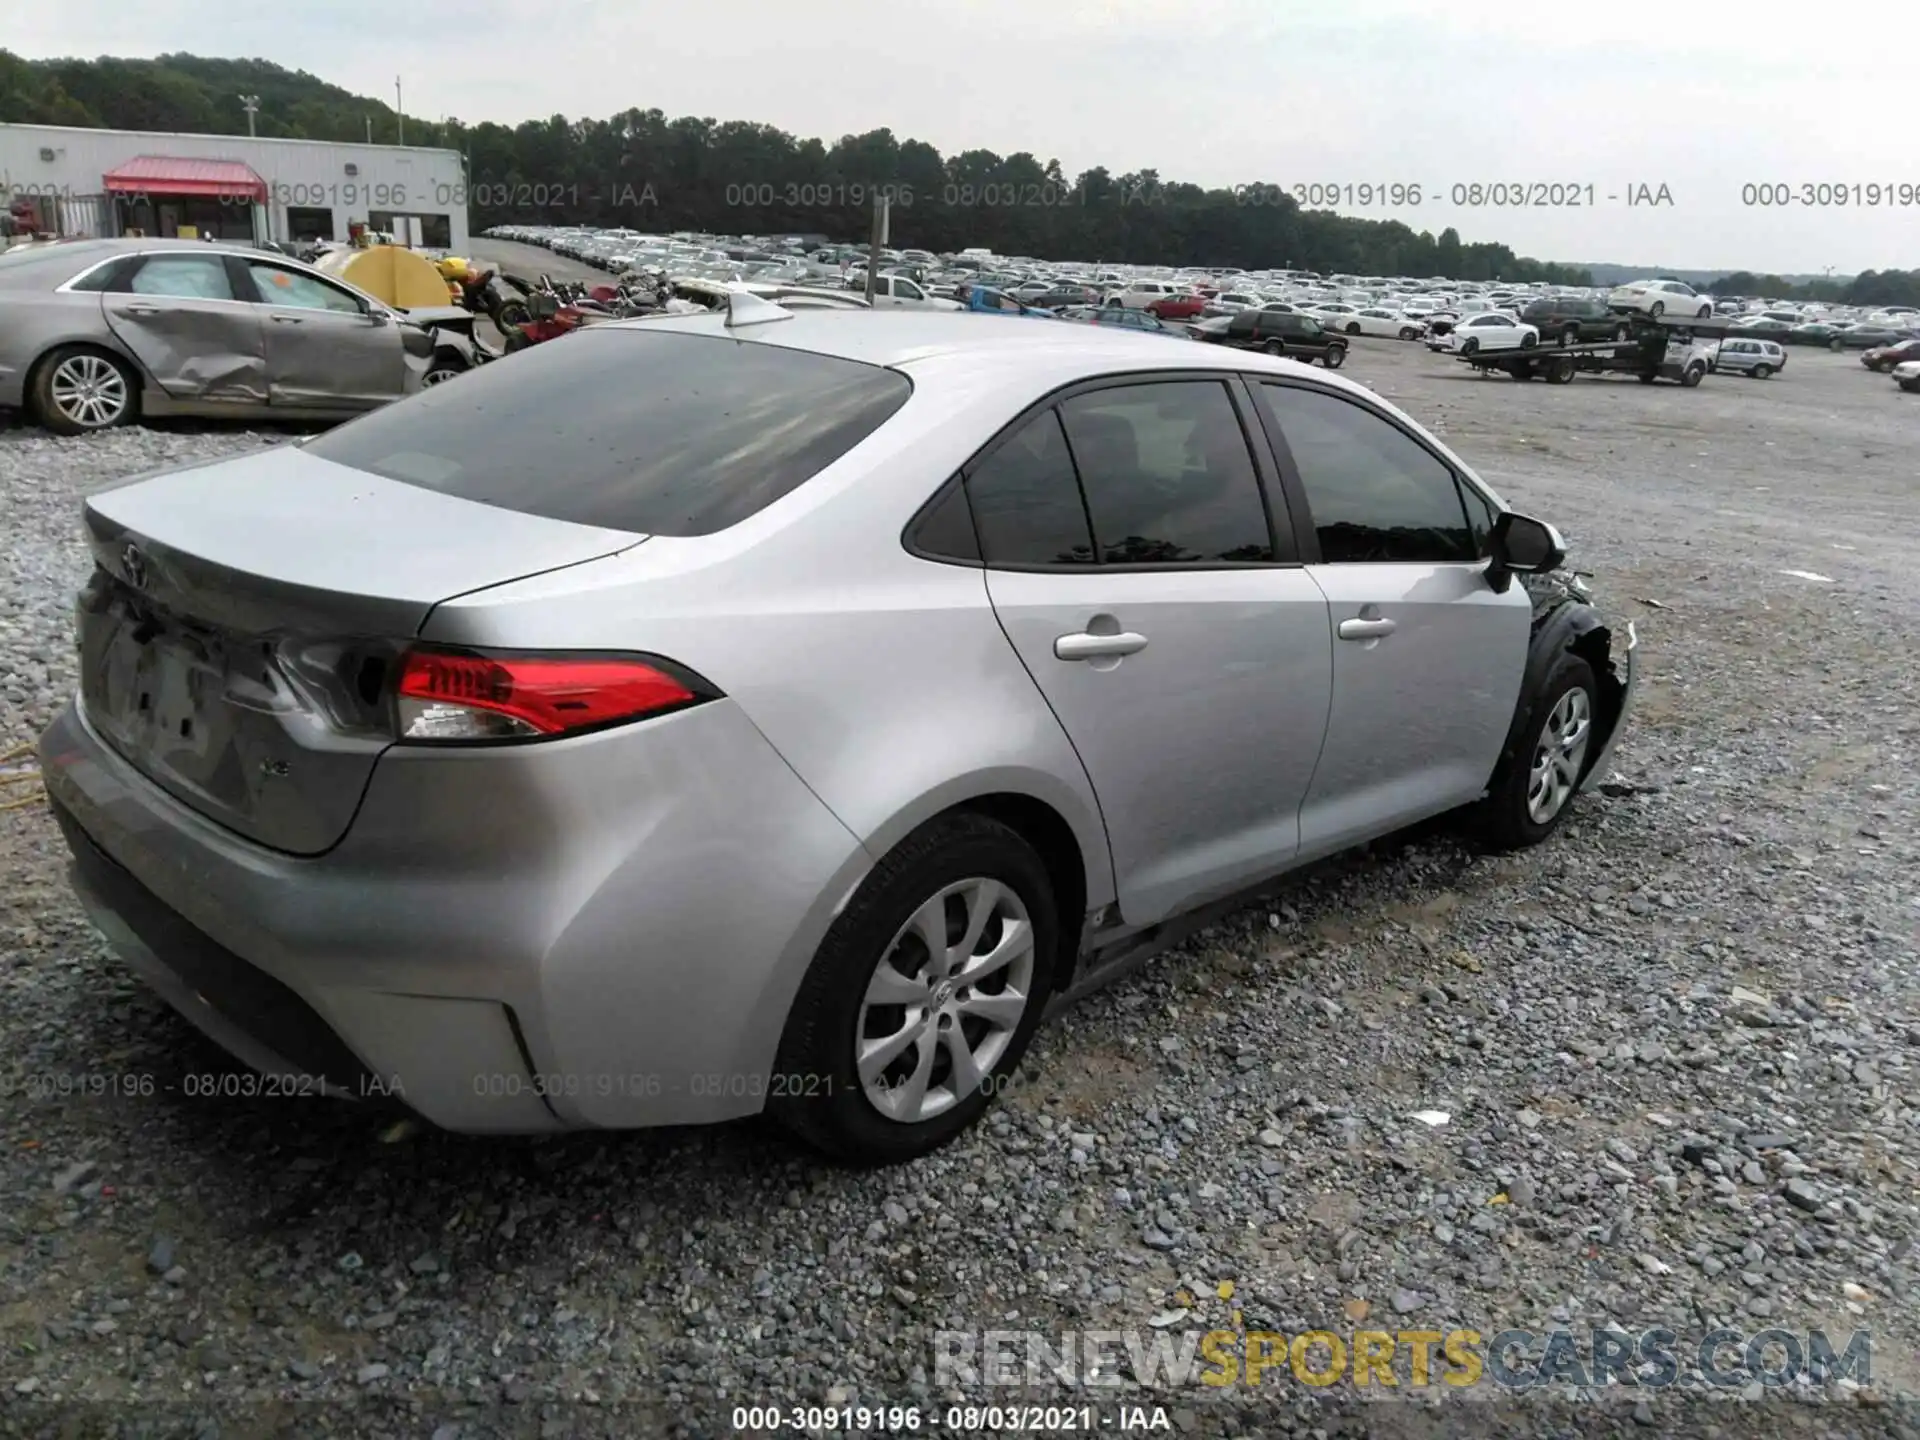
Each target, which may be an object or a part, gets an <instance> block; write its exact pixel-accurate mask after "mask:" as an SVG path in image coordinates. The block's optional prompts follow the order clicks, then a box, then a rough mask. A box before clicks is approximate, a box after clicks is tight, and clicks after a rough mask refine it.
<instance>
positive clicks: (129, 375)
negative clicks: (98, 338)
mask: <svg viewBox="0 0 1920 1440" xmlns="http://www.w3.org/2000/svg"><path fill="white" fill-rule="evenodd" d="M30 393H31V395H32V399H33V407H32V408H33V414H34V418H35V419H37V420H38V421H39V422H40V423H41V424H42V425H44V426H45V427H46V428H47V429H49V430H51V431H52V432H53V433H54V434H56V435H91V434H93V433H94V432H95V431H97V430H111V429H113V428H114V427H115V426H116V425H125V424H127V423H128V422H129V421H132V420H134V419H137V418H138V417H139V414H140V377H139V376H138V375H137V374H135V373H134V370H133V367H131V366H130V365H128V364H127V363H126V362H125V361H124V360H121V359H120V358H119V357H118V356H115V355H109V354H108V353H107V352H106V351H104V350H96V349H95V348H94V347H93V346H91V345H62V346H60V347H59V348H58V349H57V350H55V351H53V352H52V353H51V354H49V355H48V356H47V357H46V358H45V359H44V360H42V361H41V362H40V363H39V364H38V365H36V366H35V367H34V371H33V384H32V386H31V387H30Z"/></svg>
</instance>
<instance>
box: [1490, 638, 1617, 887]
mask: <svg viewBox="0 0 1920 1440" xmlns="http://www.w3.org/2000/svg"><path fill="white" fill-rule="evenodd" d="M1599 695H1600V691H1599V686H1598V684H1597V683H1596V682H1595V680H1594V678H1593V667H1592V666H1591V665H1589V664H1588V663H1587V662H1586V661H1585V660H1583V659H1581V658H1580V657H1579V656H1578V655H1574V654H1571V653H1567V654H1563V655H1561V656H1560V658H1559V659H1558V660H1557V661H1555V662H1554V665H1553V668H1552V669H1551V670H1549V671H1548V672H1547V679H1546V683H1545V684H1544V685H1542V686H1541V687H1540V691H1539V694H1538V695H1537V696H1536V697H1535V699H1534V702H1533V704H1532V706H1531V707H1530V708H1529V710H1528V713H1527V723H1526V725H1525V726H1524V727H1523V728H1522V730H1521V740H1520V745H1519V748H1518V749H1516V750H1515V751H1514V754H1513V759H1512V763H1511V766H1510V767H1509V769H1508V770H1507V772H1506V773H1505V774H1504V775H1502V776H1500V777H1499V778H1498V779H1497V780H1496V781H1495V782H1494V785H1493V788H1492V789H1491V790H1489V791H1488V792H1487V797H1486V799H1484V800H1482V801H1481V802H1480V804H1479V805H1478V806H1477V807H1476V808H1475V810H1474V811H1473V814H1472V817H1471V820H1472V826H1473V829H1474V831H1475V832H1476V833H1477V834H1478V835H1479V837H1480V839H1481V840H1482V841H1483V842H1484V843H1485V844H1486V845H1487V846H1488V847H1489V848H1490V849H1494V850H1524V849H1526V848H1527V847H1528V846H1531V845H1538V844H1539V843H1540V842H1541V841H1542V840H1545V839H1546V838H1547V837H1548V836H1549V835H1551V834H1552V833H1553V832H1554V831H1555V830H1557V829H1558V828H1559V827H1560V824H1561V822H1562V821H1563V820H1565V819H1566V817H1567V812H1568V811H1570V810H1571V809H1572V808H1573V801H1574V796H1575V794H1576V793H1577V792H1578V790H1579V788H1580V782H1581V781H1582V780H1583V779H1584V778H1585V775H1586V763H1587V756H1588V754H1589V753H1590V751H1591V750H1592V748H1593V739H1594V735H1593V724H1594V719H1595V717H1596V716H1597V715H1598V714H1599V706H1598V703H1597V702H1598V700H1599Z"/></svg>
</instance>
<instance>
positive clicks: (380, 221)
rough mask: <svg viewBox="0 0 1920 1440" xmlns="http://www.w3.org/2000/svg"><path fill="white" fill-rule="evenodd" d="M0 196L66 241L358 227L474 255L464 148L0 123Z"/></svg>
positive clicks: (23, 219) (318, 232) (301, 233)
mask: <svg viewBox="0 0 1920 1440" xmlns="http://www.w3.org/2000/svg"><path fill="white" fill-rule="evenodd" d="M0 195H4V197H5V200H6V204H7V210H8V213H10V214H11V215H12V216H13V218H14V221H15V224H16V226H18V227H19V228H22V229H34V230H46V231H50V232H52V233H54V234H57V235H122V234H125V233H127V232H128V231H138V232H141V233H144V234H147V235H167V236H172V235H177V234H180V233H182V232H183V230H188V229H190V230H191V231H192V233H194V234H197V235H203V234H212V235H214V236H215V237H217V238H219V239H223V240H277V241H281V242H283V243H284V242H287V241H295V240H346V239H348V238H349V231H348V227H349V226H350V225H354V224H360V225H364V226H366V227H367V228H368V229H370V230H390V231H393V232H395V234H396V235H407V236H410V238H411V239H412V241H413V243H415V244H420V245H426V246H430V247H432V248H435V249H450V250H453V251H455V252H464V251H465V250H466V248H467V243H468V237H467V177H466V166H465V162H464V160H463V159H462V157H461V155H460V152H459V151H457V150H428V149H422V148H420V147H417V146H405V145H336V144H334V143H333V142H332V141H328V140H275V139H267V138H265V137H261V138H259V139H254V138H252V137H249V136H245V135H173V134H165V133H159V132H153V131H145V130H88V129H81V128H78V127H70V126H64V125H0Z"/></svg>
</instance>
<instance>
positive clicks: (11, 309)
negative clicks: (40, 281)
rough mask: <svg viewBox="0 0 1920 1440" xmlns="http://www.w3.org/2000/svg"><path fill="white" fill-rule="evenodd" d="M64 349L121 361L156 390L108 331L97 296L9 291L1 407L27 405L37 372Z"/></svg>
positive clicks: (1, 335)
mask: <svg viewBox="0 0 1920 1440" xmlns="http://www.w3.org/2000/svg"><path fill="white" fill-rule="evenodd" d="M62 345H92V346H94V347H96V348H98V349H101V350H105V351H107V352H108V353H109V354H112V355H116V356H118V357H119V358H120V359H121V360H122V361H124V362H125V363H126V364H127V365H128V366H129V367H131V369H132V370H133V372H134V373H135V374H136V375H138V376H139V377H140V382H141V385H142V386H143V387H146V388H151V385H152V377H151V376H149V375H148V374H147V373H146V371H145V369H144V368H143V367H142V366H141V365H140V364H139V362H138V361H136V360H135V359H134V358H133V356H132V355H130V354H129V353H128V352H127V348H126V346H124V345H122V344H121V343H120V342H119V341H118V340H116V339H115V338H114V336H113V332H112V331H111V330H109V329H108V328H107V322H106V318H105V316H104V315H103V314H102V312H101V309H100V297H99V296H98V295H96V294H93V293H90V292H85V293H80V294H66V295H57V294H54V293H52V292H51V291H32V290H7V291H4V292H0V405H4V406H8V407H18V406H21V405H24V404H25V403H26V398H27V397H26V388H27V384H28V381H29V379H30V377H31V375H32V373H33V368H34V366H35V365H36V364H37V363H38V362H39V360H40V359H41V358H42V357H43V356H45V355H47V354H48V353H49V352H51V351H53V350H55V349H57V348H59V347H60V346H62Z"/></svg>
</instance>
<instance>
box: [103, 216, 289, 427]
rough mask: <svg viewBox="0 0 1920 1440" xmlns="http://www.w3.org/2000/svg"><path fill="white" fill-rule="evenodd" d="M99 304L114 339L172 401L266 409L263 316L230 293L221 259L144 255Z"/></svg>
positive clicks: (205, 256) (179, 255)
mask: <svg viewBox="0 0 1920 1440" xmlns="http://www.w3.org/2000/svg"><path fill="white" fill-rule="evenodd" d="M100 303H101V309H102V311H103V312H104V314H105V316H106V321H107V327H108V328H109V329H110V330H112V332H113V335H114V338H115V339H117V340H118V341H119V342H120V343H121V344H122V345H124V346H126V347H127V349H128V351H129V352H130V353H131V354H132V355H133V357H134V358H135V359H136V360H138V361H139V362H140V364H141V365H142V366H143V367H144V368H145V369H146V370H147V371H148V373H150V374H151V375H152V376H153V378H154V380H155V381H156V382H157V383H158V384H159V386H160V388H161V389H162V390H164V391H166V393H167V394H168V395H169V396H171V397H173V398H174V399H178V400H200V401H225V402H235V403H241V404H250V405H264V404H265V403H266V400H267V359H266V343H265V339H264V327H263V325H262V323H261V318H260V312H259V309H258V307H257V306H254V305H251V304H249V303H247V301H246V300H244V299H241V298H239V297H238V296H236V295H235V294H234V292H233V285H232V281H231V277H230V273H229V271H228V269H227V265H226V260H225V257H224V256H222V255H219V254H211V255H188V254H178V253H167V254H159V255H148V256H146V257H145V258H143V259H142V260H141V262H140V264H139V266H138V267H137V268H135V269H134V271H133V272H132V274H131V275H129V276H128V277H127V278H126V279H125V280H124V281H122V282H121V285H120V287H119V288H117V289H115V290H114V291H111V292H109V293H107V294H103V295H102V296H101V297H100Z"/></svg>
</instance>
